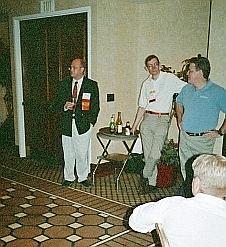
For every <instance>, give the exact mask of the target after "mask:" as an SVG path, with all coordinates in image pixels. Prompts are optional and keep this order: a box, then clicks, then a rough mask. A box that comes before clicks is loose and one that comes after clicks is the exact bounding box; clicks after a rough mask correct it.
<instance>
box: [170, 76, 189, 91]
mask: <svg viewBox="0 0 226 247" xmlns="http://www.w3.org/2000/svg"><path fill="white" fill-rule="evenodd" d="M173 77H174V84H175V85H174V86H175V88H174V92H175V93H180V91H181V89H182V88H183V87H184V86H185V85H186V84H187V82H185V81H182V80H181V79H179V78H178V77H177V76H175V75H173Z"/></svg>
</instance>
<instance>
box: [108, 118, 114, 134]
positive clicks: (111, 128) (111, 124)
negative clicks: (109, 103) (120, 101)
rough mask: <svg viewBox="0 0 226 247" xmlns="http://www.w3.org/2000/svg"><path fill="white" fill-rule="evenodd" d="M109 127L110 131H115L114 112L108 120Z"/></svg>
mask: <svg viewBox="0 0 226 247" xmlns="http://www.w3.org/2000/svg"><path fill="white" fill-rule="evenodd" d="M109 129H110V132H111V133H114V132H115V114H112V115H111V120H110V124H109Z"/></svg>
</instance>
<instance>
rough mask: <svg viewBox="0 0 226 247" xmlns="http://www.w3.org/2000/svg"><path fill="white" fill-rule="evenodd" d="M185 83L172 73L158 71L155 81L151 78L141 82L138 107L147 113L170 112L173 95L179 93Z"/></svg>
mask: <svg viewBox="0 0 226 247" xmlns="http://www.w3.org/2000/svg"><path fill="white" fill-rule="evenodd" d="M185 85H186V82H184V81H181V80H180V79H179V78H178V77H177V76H175V75H174V74H172V73H167V72H162V71H160V74H159V77H158V78H157V80H153V79H152V78H151V77H149V78H148V79H146V80H145V81H144V82H143V85H142V87H141V91H140V96H139V101H138V105H139V107H142V108H145V109H146V110H148V111H154V112H165V113H167V112H170V111H171V106H172V99H173V94H174V93H179V92H180V91H181V89H182V87H183V86H185Z"/></svg>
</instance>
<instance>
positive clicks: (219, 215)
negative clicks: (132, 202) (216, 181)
mask: <svg viewBox="0 0 226 247" xmlns="http://www.w3.org/2000/svg"><path fill="white" fill-rule="evenodd" d="M155 223H162V225H163V228H164V231H165V233H166V236H167V238H168V240H169V243H170V246H171V247H213V246H214V247H215V246H216V247H224V246H226V201H224V200H223V199H221V198H217V197H214V196H210V195H206V194H202V193H199V194H197V195H196V196H195V197H193V198H188V199H186V198H184V197H180V196H173V197H167V198H164V199H162V200H160V201H158V202H150V203H146V204H143V205H141V206H139V207H137V208H135V210H134V211H133V214H132V215H131V216H130V219H129V225H130V227H131V228H132V229H133V230H135V231H138V232H142V233H147V232H151V231H152V230H153V229H154V228H155Z"/></svg>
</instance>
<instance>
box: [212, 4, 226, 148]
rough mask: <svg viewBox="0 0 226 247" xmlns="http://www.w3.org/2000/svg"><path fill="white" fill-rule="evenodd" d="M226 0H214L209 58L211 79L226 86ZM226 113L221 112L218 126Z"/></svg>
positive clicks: (220, 142)
mask: <svg viewBox="0 0 226 247" xmlns="http://www.w3.org/2000/svg"><path fill="white" fill-rule="evenodd" d="M225 41H226V0H213V4H212V18H211V33H210V48H209V59H210V62H211V75H210V77H211V79H212V80H213V81H215V82H217V83H218V84H219V85H221V86H223V87H224V88H226V69H225V68H226V42H225ZM224 117H225V115H223V114H221V117H220V120H219V123H218V126H220V125H221V124H222V121H223V119H224ZM222 139H223V138H218V139H217V141H216V145H215V150H214V151H215V153H220V152H221V149H222Z"/></svg>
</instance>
